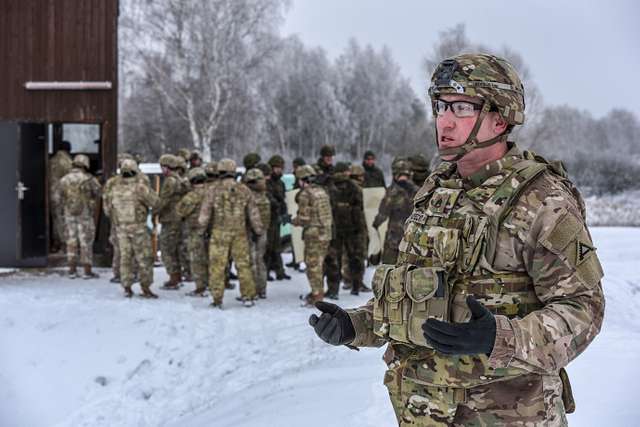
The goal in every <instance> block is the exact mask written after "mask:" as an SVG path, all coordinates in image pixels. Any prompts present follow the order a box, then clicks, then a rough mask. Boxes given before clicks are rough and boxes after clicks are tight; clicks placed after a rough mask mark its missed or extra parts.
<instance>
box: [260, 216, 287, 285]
mask: <svg viewBox="0 0 640 427" xmlns="http://www.w3.org/2000/svg"><path fill="white" fill-rule="evenodd" d="M264 260H265V263H266V264H267V269H268V270H273V271H275V273H276V274H277V275H282V274H284V264H283V263H282V245H281V244H280V224H278V222H277V221H276V222H274V221H271V224H269V229H268V230H267V249H266V252H265V255H264Z"/></svg>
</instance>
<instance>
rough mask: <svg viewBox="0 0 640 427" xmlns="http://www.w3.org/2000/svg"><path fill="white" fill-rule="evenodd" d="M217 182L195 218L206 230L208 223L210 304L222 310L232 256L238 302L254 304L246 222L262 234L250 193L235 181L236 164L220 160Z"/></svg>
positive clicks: (206, 196) (245, 187) (258, 214)
mask: <svg viewBox="0 0 640 427" xmlns="http://www.w3.org/2000/svg"><path fill="white" fill-rule="evenodd" d="M218 174H219V178H220V181H219V183H218V184H217V185H216V186H214V187H212V188H210V189H209V190H208V191H207V193H206V194H205V198H204V201H203V202H202V206H201V208H200V214H199V216H198V225H199V226H200V227H201V228H206V227H207V226H208V224H209V221H210V220H211V224H212V228H211V240H210V242H209V290H210V292H211V296H212V297H213V302H212V303H211V305H212V306H213V307H217V308H222V297H223V295H224V288H225V269H226V267H227V265H228V263H229V257H233V260H234V262H235V265H236V268H237V269H238V278H239V281H240V298H239V300H240V301H241V302H242V303H243V305H244V306H245V307H252V306H253V305H254V301H253V300H254V298H255V296H256V284H255V281H254V280H253V272H252V271H251V261H250V259H249V236H248V235H247V223H249V226H250V227H251V230H252V231H253V232H254V233H255V234H257V235H262V234H263V233H264V227H263V226H262V221H261V220H260V212H259V211H258V208H257V207H256V205H255V204H254V202H253V198H252V195H251V190H249V189H248V188H247V186H246V185H244V184H242V183H240V182H236V179H235V174H236V162H234V161H233V160H231V159H222V160H220V161H219V162H218Z"/></svg>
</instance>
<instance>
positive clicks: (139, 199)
mask: <svg viewBox="0 0 640 427" xmlns="http://www.w3.org/2000/svg"><path fill="white" fill-rule="evenodd" d="M140 174H141V173H140V170H139V169H138V165H137V164H136V162H135V161H134V160H133V159H128V158H126V159H124V160H122V162H121V163H120V175H118V176H116V177H115V179H114V181H112V182H111V187H110V191H109V193H110V194H109V196H108V198H107V201H108V204H107V203H105V208H106V209H105V213H107V212H108V215H109V218H110V219H111V222H112V223H113V224H114V225H115V232H116V234H117V241H118V245H119V246H120V277H121V283H122V287H123V288H124V292H125V296H126V297H129V298H130V297H131V296H133V291H132V289H131V287H132V286H133V282H134V270H135V267H136V266H137V271H138V276H139V278H140V288H141V289H142V294H141V295H142V296H143V297H145V298H157V297H158V296H157V295H156V294H154V293H153V292H152V291H151V284H152V283H153V254H152V251H151V232H150V230H149V229H148V228H147V216H148V215H149V213H150V211H151V209H153V208H154V207H155V206H156V204H157V203H158V196H157V195H156V193H155V192H154V191H153V190H151V188H150V187H149V185H147V183H146V180H145V179H144V178H141V177H140ZM107 207H108V208H107Z"/></svg>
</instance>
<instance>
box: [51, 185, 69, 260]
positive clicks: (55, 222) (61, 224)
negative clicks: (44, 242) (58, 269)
mask: <svg viewBox="0 0 640 427" xmlns="http://www.w3.org/2000/svg"><path fill="white" fill-rule="evenodd" d="M52 193H53V190H52V192H51V193H50V194H51V195H50V199H49V200H50V203H51V206H50V208H49V212H51V237H52V239H51V240H52V243H53V245H54V246H58V247H62V245H63V243H64V242H65V241H66V233H65V220H64V207H63V205H62V204H61V203H60V200H58V199H59V196H54V195H53V194H52Z"/></svg>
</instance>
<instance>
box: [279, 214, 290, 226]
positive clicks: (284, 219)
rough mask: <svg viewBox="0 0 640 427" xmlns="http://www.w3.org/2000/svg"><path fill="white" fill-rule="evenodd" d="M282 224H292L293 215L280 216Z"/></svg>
mask: <svg viewBox="0 0 640 427" xmlns="http://www.w3.org/2000/svg"><path fill="white" fill-rule="evenodd" d="M280 224H291V215H289V214H282V215H280Z"/></svg>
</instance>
